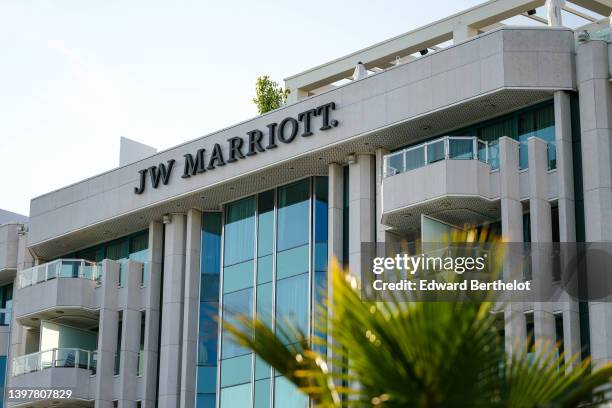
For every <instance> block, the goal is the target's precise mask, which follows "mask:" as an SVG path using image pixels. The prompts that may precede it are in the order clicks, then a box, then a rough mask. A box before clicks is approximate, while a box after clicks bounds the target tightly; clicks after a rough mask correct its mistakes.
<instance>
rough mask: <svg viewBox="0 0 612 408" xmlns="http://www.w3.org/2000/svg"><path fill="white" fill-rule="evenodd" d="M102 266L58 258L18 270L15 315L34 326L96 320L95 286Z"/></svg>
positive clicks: (78, 324) (87, 323)
mask: <svg viewBox="0 0 612 408" xmlns="http://www.w3.org/2000/svg"><path fill="white" fill-rule="evenodd" d="M101 277H102V265H101V264H96V263H94V262H89V261H86V260H83V259H58V260H56V261H53V262H49V263H46V264H42V265H37V266H34V267H32V268H29V269H25V270H23V271H20V272H19V273H18V275H17V296H16V297H15V301H14V307H13V308H14V313H15V318H16V319H17V320H18V321H19V323H21V324H22V325H25V326H32V327H36V326H38V325H39V324H40V321H41V320H51V321H55V322H58V323H64V324H68V325H71V326H74V327H79V328H90V327H92V326H96V325H97V322H98V318H99V317H98V316H99V315H98V309H99V306H98V301H97V297H96V288H97V287H99V286H100V285H101V282H102V279H101Z"/></svg>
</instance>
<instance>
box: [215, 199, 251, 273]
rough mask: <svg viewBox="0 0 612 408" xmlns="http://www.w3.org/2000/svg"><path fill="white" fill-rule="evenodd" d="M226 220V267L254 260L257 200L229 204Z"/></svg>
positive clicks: (244, 200)
mask: <svg viewBox="0 0 612 408" xmlns="http://www.w3.org/2000/svg"><path fill="white" fill-rule="evenodd" d="M226 211H227V213H226V219H225V244H224V245H225V247H224V254H223V256H224V258H223V259H224V261H223V263H224V265H226V266H228V265H234V264H237V263H240V262H244V261H248V260H250V259H253V254H254V250H255V198H254V197H249V198H245V199H242V200H240V201H237V202H235V203H231V204H228V205H227V206H226Z"/></svg>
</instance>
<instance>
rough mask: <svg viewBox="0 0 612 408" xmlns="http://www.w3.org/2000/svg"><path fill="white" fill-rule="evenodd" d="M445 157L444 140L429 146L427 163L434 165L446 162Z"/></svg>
mask: <svg viewBox="0 0 612 408" xmlns="http://www.w3.org/2000/svg"><path fill="white" fill-rule="evenodd" d="M444 157H445V153H444V139H441V140H438V141H435V142H433V143H431V144H428V145H427V163H434V162H437V161H440V160H444Z"/></svg>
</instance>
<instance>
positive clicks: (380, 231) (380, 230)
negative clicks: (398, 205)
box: [376, 147, 389, 242]
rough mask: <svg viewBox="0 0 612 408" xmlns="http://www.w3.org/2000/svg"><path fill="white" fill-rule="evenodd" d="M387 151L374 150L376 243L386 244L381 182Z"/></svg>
mask: <svg viewBox="0 0 612 408" xmlns="http://www.w3.org/2000/svg"><path fill="white" fill-rule="evenodd" d="M387 154H389V150H387V149H385V148H382V147H379V148H378V149H376V242H386V241H387V239H386V236H387V227H386V226H385V225H384V224H383V223H382V204H383V203H382V196H383V195H382V181H383V176H384V170H385V169H384V161H385V160H384V159H385V155H387Z"/></svg>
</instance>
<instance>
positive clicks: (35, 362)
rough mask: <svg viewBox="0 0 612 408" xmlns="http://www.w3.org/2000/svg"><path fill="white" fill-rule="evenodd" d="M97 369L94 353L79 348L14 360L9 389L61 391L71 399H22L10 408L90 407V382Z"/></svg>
mask: <svg viewBox="0 0 612 408" xmlns="http://www.w3.org/2000/svg"><path fill="white" fill-rule="evenodd" d="M96 366H97V352H96V351H89V350H82V349H78V348H56V349H51V350H45V351H40V352H37V353H32V354H27V355H24V356H19V357H16V358H14V359H13V365H12V372H11V375H12V377H13V378H12V379H11V387H14V388H41V389H62V390H67V392H69V393H70V396H69V398H67V399H54V398H53V397H51V398H48V399H40V398H39V399H36V400H27V399H23V400H20V401H15V402H14V403H12V404H11V406H21V405H24V404H25V405H27V406H49V404H59V403H62V404H70V403H79V404H81V405H79V406H92V407H93V398H92V396H91V395H90V382H91V376H92V375H94V374H95V373H96Z"/></svg>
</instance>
